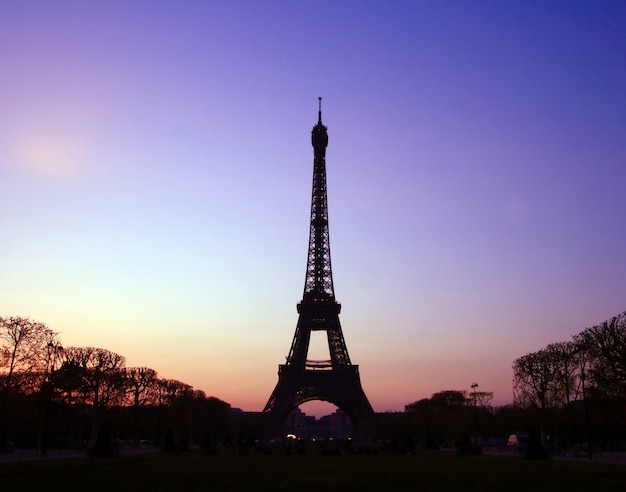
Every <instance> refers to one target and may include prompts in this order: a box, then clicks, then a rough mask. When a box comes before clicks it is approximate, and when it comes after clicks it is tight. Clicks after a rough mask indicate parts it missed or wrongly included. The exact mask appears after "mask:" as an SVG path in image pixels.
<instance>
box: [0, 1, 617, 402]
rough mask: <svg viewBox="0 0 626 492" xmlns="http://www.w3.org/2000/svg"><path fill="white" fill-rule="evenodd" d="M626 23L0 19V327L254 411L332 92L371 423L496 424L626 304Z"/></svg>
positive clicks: (289, 306) (21, 6) (317, 16)
mask: <svg viewBox="0 0 626 492" xmlns="http://www.w3.org/2000/svg"><path fill="white" fill-rule="evenodd" d="M624 26H626V4H624V3H623V2H602V1H595V2H587V1H584V2H583V1H581V2H576V1H571V0H570V1H565V2H558V1H554V2H544V1H537V2H532V1H521V2H515V1H510V2H495V1H476V2H453V1H450V2H434V1H433V2H427V1H424V2H417V1H406V2H403V1H394V2H385V1H382V0H381V1H315V2H304V1H288V0H284V1H269V0H267V1H252V0H249V1H202V2H200V1H198V2H193V1H186V2H175V1H157V0H149V1H119V2H116V1H106V2H85V1H76V2H69V1H30V0H19V1H18V0H0V70H1V74H0V184H1V185H2V203H1V205H0V231H2V241H0V315H3V316H28V317H31V318H33V319H36V320H37V321H42V322H45V323H47V324H48V326H49V327H50V328H52V329H53V330H55V331H57V332H59V333H60V335H61V340H62V342H63V344H64V345H66V346H70V345H79V346H97V347H103V348H107V349H109V350H112V351H115V352H117V353H120V354H121V355H124V356H126V358H127V365H129V366H137V365H145V366H148V367H151V368H153V369H156V370H157V371H158V372H159V375H160V376H161V377H166V378H173V379H179V380H181V381H184V382H186V383H188V384H191V385H193V386H194V387H195V388H196V389H201V390H203V391H205V392H206V393H207V394H209V395H215V396H217V397H219V398H222V399H224V400H226V401H228V402H229V403H231V404H232V405H233V406H236V407H240V408H243V409H244V410H261V409H262V408H263V406H264V404H265V402H266V400H267V398H268V397H269V395H270V393H271V391H272V389H273V388H274V385H275V384H276V381H277V368H278V364H279V363H282V362H284V360H285V356H286V355H287V353H288V350H289V346H290V344H291V339H292V337H293V333H294V331H295V326H296V321H297V313H296V303H297V302H298V301H299V300H300V298H301V296H302V291H303V287H304V276H305V266H306V250H307V243H308V231H309V228H308V220H309V207H310V193H311V177H312V170H313V151H312V147H311V145H310V131H311V128H312V127H313V125H315V123H316V121H317V97H318V96H323V97H324V99H323V120H324V123H325V124H326V125H327V126H328V132H329V137H330V142H329V146H328V150H327V170H328V190H329V209H330V236H331V250H332V257H333V272H334V281H335V291H336V295H337V298H338V300H339V301H340V302H341V303H342V306H343V309H342V314H341V321H342V326H343V331H344V335H345V338H346V342H347V345H348V350H349V352H350V357H351V359H352V361H353V362H354V363H356V364H359V365H360V372H361V378H362V383H363V387H364V389H365V392H366V394H367V395H368V397H369V399H370V401H371V403H372V405H373V407H374V409H375V410H376V411H386V410H401V409H403V408H404V405H405V404H407V403H410V402H412V401H415V400H417V399H420V398H424V397H428V396H430V395H431V394H432V393H434V392H436V391H440V390H444V389H465V390H469V389H470V385H471V384H472V383H473V382H478V384H479V388H478V389H479V390H483V391H493V392H494V393H495V398H494V403H495V404H506V403H510V402H511V401H512V389H511V380H512V376H513V374H512V370H511V363H512V361H513V360H514V359H515V358H517V357H520V356H521V355H524V354H525V353H528V352H530V351H535V350H538V349H541V348H543V347H544V346H545V345H547V344H548V343H551V342H557V341H565V340H568V339H570V337H571V336H572V335H574V334H576V333H578V332H580V331H582V330H583V329H584V328H585V327H587V326H592V325H594V324H596V323H599V322H601V321H603V320H605V319H608V318H610V317H611V316H614V315H616V314H618V313H619V312H621V311H623V310H624V309H625V308H626V305H625V304H626V282H625V280H624V279H626V260H625V258H624V252H625V251H626V228H625V227H624V217H625V215H626V193H625V191H624V186H625V185H626V29H624ZM315 343H316V340H314V345H315ZM317 345H318V348H317V349H316V348H315V346H314V347H313V348H314V349H315V350H319V351H321V348H319V343H318V344H317ZM310 355H311V356H312V357H311V358H324V357H323V354H321V353H320V354H318V355H322V357H316V356H315V353H310ZM317 408H318V407H315V409H314V407H313V406H311V407H310V409H309V408H308V407H306V406H305V408H304V409H305V411H309V412H313V413H316V412H321V410H316V409H317Z"/></svg>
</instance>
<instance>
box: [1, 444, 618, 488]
mask: <svg viewBox="0 0 626 492" xmlns="http://www.w3.org/2000/svg"><path fill="white" fill-rule="evenodd" d="M0 490H1V491H5V490H6V491H9V490H11V491H30V490H49V491H66V492H67V491H94V492H98V491H108V492H117V491H130V490H132V491H205V490H210V491H274V492H275V491H302V492H307V491H316V492H320V491H335V490H341V491H346V492H351V491H354V492H369V491H377V492H387V491H390V492H392V491H464V492H465V491H467V492H471V491H481V492H485V491H504V492H514V491H524V492H527V491H532V492H539V491H561V490H563V491H568V492H575V491H587V492H588V491H592V492H600V491H602V492H611V491H616V492H617V491H619V492H623V491H626V466H623V465H604V464H596V463H588V462H571V461H525V460H522V459H518V458H511V457H498V456H468V455H459V454H455V453H448V452H423V453H419V454H416V455H410V456H397V455H389V454H378V455H362V456H359V455H345V456H323V455H320V454H316V453H314V452H309V453H307V454H305V455H302V456H295V455H291V456H289V455H283V454H275V455H260V454H252V455H246V456H215V455H204V454H202V453H200V452H186V453H177V454H161V453H155V454H143V455H132V456H124V457H117V458H78V459H64V460H43V461H30V462H21V463H19V462H13V463H11V462H7V463H0Z"/></svg>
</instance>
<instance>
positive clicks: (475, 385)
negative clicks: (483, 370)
mask: <svg viewBox="0 0 626 492" xmlns="http://www.w3.org/2000/svg"><path fill="white" fill-rule="evenodd" d="M471 388H472V389H473V390H474V408H476V388H478V383H472V386H471Z"/></svg>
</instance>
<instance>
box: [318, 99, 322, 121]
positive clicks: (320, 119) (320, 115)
mask: <svg viewBox="0 0 626 492" xmlns="http://www.w3.org/2000/svg"><path fill="white" fill-rule="evenodd" d="M317 99H318V100H319V111H318V112H317V116H318V118H317V124H318V125H321V124H322V96H320V97H318V98H317Z"/></svg>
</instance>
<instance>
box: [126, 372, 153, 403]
mask: <svg viewBox="0 0 626 492" xmlns="http://www.w3.org/2000/svg"><path fill="white" fill-rule="evenodd" d="M125 377H126V383H127V385H128V389H129V396H130V400H131V404H132V405H133V406H134V407H135V408H139V406H141V405H144V404H146V403H148V402H149V399H150V391H151V390H152V389H153V387H154V385H155V382H156V380H157V372H156V371H155V370H154V369H149V368H147V367H129V368H126V370H125Z"/></svg>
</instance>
